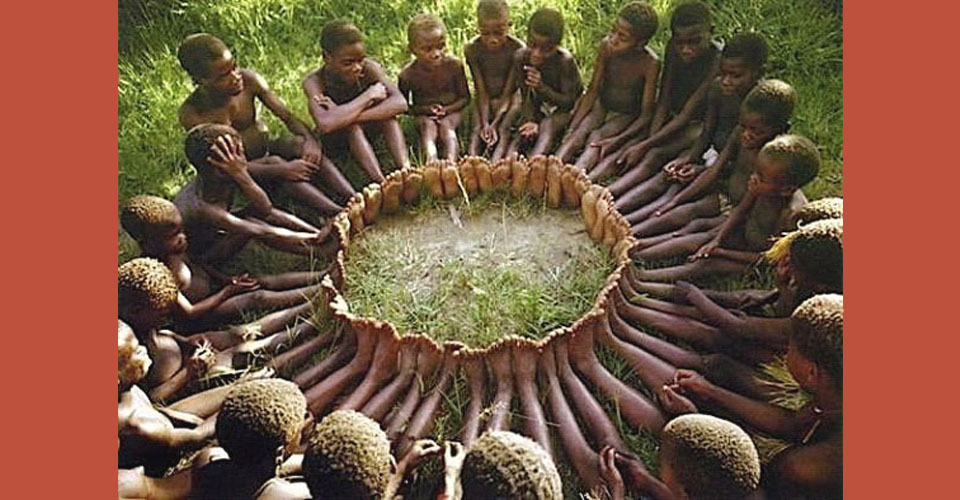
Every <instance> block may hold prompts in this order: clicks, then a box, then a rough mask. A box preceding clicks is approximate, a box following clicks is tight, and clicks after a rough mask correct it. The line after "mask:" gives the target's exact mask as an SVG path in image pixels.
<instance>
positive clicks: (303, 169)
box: [280, 160, 318, 182]
mask: <svg viewBox="0 0 960 500" xmlns="http://www.w3.org/2000/svg"><path fill="white" fill-rule="evenodd" d="M317 168H318V167H317V165H316V164H314V163H310V162H308V161H304V160H293V161H289V162H287V164H286V165H285V166H284V167H283V168H282V170H281V174H280V178H281V179H283V180H285V181H288V182H310V180H311V179H313V173H314V172H316V170H317Z"/></svg>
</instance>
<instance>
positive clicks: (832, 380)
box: [787, 294, 843, 394]
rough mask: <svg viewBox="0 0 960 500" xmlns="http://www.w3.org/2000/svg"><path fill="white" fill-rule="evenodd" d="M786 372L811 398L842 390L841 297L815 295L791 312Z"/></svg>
mask: <svg viewBox="0 0 960 500" xmlns="http://www.w3.org/2000/svg"><path fill="white" fill-rule="evenodd" d="M787 368H789V369H790V374H791V375H793V378H794V379H796V381H797V383H798V384H800V387H802V388H804V389H806V390H808V391H811V392H813V393H814V394H816V392H817V391H818V389H821V388H826V387H829V388H831V389H834V390H837V389H842V388H843V295H838V294H824V295H815V296H813V297H810V298H809V299H807V300H805V301H803V303H801V304H800V305H799V306H797V308H796V309H795V310H794V311H793V314H792V315H791V316H790V342H789V344H788V346H787Z"/></svg>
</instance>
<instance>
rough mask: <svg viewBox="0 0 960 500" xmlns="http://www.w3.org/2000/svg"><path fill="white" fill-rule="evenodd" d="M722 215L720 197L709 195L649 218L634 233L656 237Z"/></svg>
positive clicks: (635, 228)
mask: <svg viewBox="0 0 960 500" xmlns="http://www.w3.org/2000/svg"><path fill="white" fill-rule="evenodd" d="M719 214H720V197H719V196H717V195H715V194H714V195H707V196H704V197H703V198H700V199H699V200H697V201H692V202H690V203H684V204H683V205H680V206H678V207H675V208H673V209H672V210H670V211H668V212H667V213H665V214H661V215H660V216H655V217H649V218H647V220H645V221H643V222H641V223H640V224H637V225H636V226H634V227H633V228H631V229H632V230H633V233H634V234H636V235H638V236H654V235H657V234H662V233H666V232H669V231H672V230H674V229H679V228H681V227H683V226H685V225H687V224H688V223H689V222H690V221H692V220H694V219H697V218H700V217H715V216H717V215H719Z"/></svg>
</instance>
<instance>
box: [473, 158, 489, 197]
mask: <svg viewBox="0 0 960 500" xmlns="http://www.w3.org/2000/svg"><path fill="white" fill-rule="evenodd" d="M474 164H475V168H476V171H477V186H478V187H479V188H480V192H481V193H488V192H490V191H493V172H492V171H491V170H490V163H489V162H488V161H487V160H486V159H485V158H476V159H475V160H474Z"/></svg>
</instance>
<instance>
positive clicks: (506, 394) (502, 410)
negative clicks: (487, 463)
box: [486, 342, 513, 431]
mask: <svg viewBox="0 0 960 500" xmlns="http://www.w3.org/2000/svg"><path fill="white" fill-rule="evenodd" d="M486 358H487V362H489V363H490V370H491V371H492V372H493V376H494V378H496V380H497V392H496V394H495V395H494V397H493V405H492V407H493V411H492V413H491V415H490V422H488V423H487V430H492V431H508V430H510V405H511V403H512V402H513V374H512V371H511V367H510V364H511V362H510V345H509V344H507V343H505V342H502V343H500V344H498V345H496V346H494V347H493V348H491V349H490V350H489V351H488V352H487V356H486Z"/></svg>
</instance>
